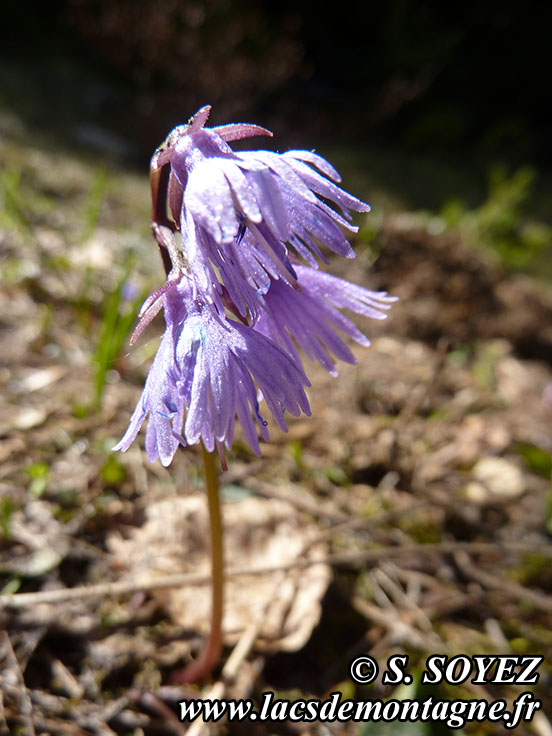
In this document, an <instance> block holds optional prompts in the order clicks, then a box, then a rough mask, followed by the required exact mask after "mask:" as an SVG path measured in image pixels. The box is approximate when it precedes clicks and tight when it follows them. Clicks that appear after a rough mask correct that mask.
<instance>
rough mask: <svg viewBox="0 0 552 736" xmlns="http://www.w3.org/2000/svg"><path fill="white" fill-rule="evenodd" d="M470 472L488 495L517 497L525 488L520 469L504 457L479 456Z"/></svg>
mask: <svg viewBox="0 0 552 736" xmlns="http://www.w3.org/2000/svg"><path fill="white" fill-rule="evenodd" d="M472 472H473V476H474V478H475V480H476V481H479V483H480V484H481V485H482V486H484V488H485V489H486V490H487V492H488V494H489V495H490V496H502V497H503V498H518V497H519V496H521V494H522V493H523V491H524V490H525V484H524V481H523V475H522V473H521V470H520V469H519V468H518V467H517V466H516V465H514V464H513V463H511V462H510V461H509V460H504V458H500V457H484V458H481V460H479V461H478V462H477V463H476V464H475V466H474V468H473V471H472Z"/></svg>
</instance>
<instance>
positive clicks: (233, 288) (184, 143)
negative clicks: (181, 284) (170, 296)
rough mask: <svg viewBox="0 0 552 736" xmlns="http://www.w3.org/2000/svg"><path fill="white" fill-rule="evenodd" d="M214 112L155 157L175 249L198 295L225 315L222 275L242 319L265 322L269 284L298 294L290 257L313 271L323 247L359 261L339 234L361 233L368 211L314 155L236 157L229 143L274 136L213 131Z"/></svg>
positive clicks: (178, 131)
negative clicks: (263, 298)
mask: <svg viewBox="0 0 552 736" xmlns="http://www.w3.org/2000/svg"><path fill="white" fill-rule="evenodd" d="M209 111H210V108H209V107H205V108H202V109H201V110H200V111H199V112H198V113H197V114H196V115H195V116H194V117H193V118H192V119H191V121H190V122H189V123H188V125H186V126H179V127H178V128H175V130H174V131H173V132H172V133H171V135H170V136H169V137H168V139H167V141H166V143H165V144H164V147H162V150H160V151H158V152H157V153H156V154H155V155H154V157H153V160H152V167H153V172H154V177H157V176H158V175H159V169H160V168H162V167H165V166H166V167H168V169H169V171H168V183H167V199H168V205H169V212H170V215H171V219H172V223H171V225H172V230H173V233H174V240H173V248H174V250H175V251H177V252H180V254H181V258H182V261H183V262H186V263H187V264H188V267H189V269H190V272H191V276H192V279H193V282H194V287H195V289H196V293H198V294H201V296H202V297H203V298H204V299H205V300H206V301H208V302H210V303H218V306H219V307H220V306H221V301H220V287H219V285H218V284H219V282H218V278H217V273H222V274H223V283H224V285H225V286H226V288H227V289H228V291H229V293H230V296H231V298H232V300H233V301H234V303H235V304H236V307H237V308H238V311H239V312H240V314H242V315H245V313H246V311H247V309H249V311H252V312H254V313H257V304H256V295H258V294H264V293H266V291H267V290H268V286H269V284H270V281H271V280H274V279H283V280H285V281H287V282H288V283H290V284H291V285H292V286H294V288H298V287H297V280H296V276H295V273H294V269H293V267H292V265H291V260H290V257H289V251H290V249H291V250H292V251H293V252H294V253H295V254H296V255H297V256H299V257H300V258H303V259H304V260H305V261H306V262H307V263H308V264H309V265H310V266H312V267H314V268H316V267H317V265H318V261H317V259H319V260H322V261H326V259H325V257H324V256H323V254H322V252H321V250H320V247H319V244H321V245H323V246H325V247H327V248H328V249H330V250H332V251H333V252H334V253H338V254H340V255H343V256H346V257H348V258H351V257H353V256H354V253H353V251H352V249H351V246H350V245H349V242H348V241H347V239H346V238H345V236H344V235H343V232H342V229H341V227H344V228H346V229H348V230H350V231H352V232H355V231H356V229H357V228H355V227H354V226H353V225H351V222H350V221H351V214H350V212H351V210H356V211H358V212H368V211H369V209H370V207H369V205H367V204H366V203H364V202H362V201H361V200H360V199H357V198H356V197H353V196H352V195H350V194H348V193H347V192H345V191H344V190H343V189H341V188H340V187H339V186H338V185H337V182H339V181H340V176H339V174H338V172H337V171H336V170H335V169H334V168H333V166H331V165H330V164H329V163H328V162H327V161H326V160H325V159H323V158H322V157H321V156H318V155H317V154H315V153H312V152H310V151H287V152H286V153H283V154H279V153H273V152H272V151H263V150H255V151H241V152H235V151H233V150H232V149H231V147H230V146H229V141H232V140H237V139H239V138H245V137H249V136H253V135H260V134H265V135H266V134H268V135H270V133H269V131H267V130H266V129H264V128H261V127H259V126H256V125H248V124H246V123H239V124H234V125H225V126H220V127H215V128H205V127H204V125H205V122H206V121H207V117H208V115H209ZM330 205H333V206H330Z"/></svg>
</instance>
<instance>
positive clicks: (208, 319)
mask: <svg viewBox="0 0 552 736" xmlns="http://www.w3.org/2000/svg"><path fill="white" fill-rule="evenodd" d="M160 298H162V299H163V307H164V315H165V322H166V329H165V333H164V335H163V338H162V340H161V344H160V346H159V349H158V351H157V354H156V356H155V359H154V361H153V364H152V366H151V369H150V372H149V375H148V378H147V380H146V385H145V387H144V391H143V393H142V397H141V399H140V401H139V402H138V405H137V406H136V409H135V411H134V414H133V415H132V418H131V420H130V424H129V427H128V429H127V431H126V433H125V435H124V437H123V438H122V440H121V441H120V442H119V443H118V445H117V446H116V447H115V448H114V449H116V450H123V451H125V450H127V449H128V448H129V447H130V445H131V443H132V442H133V441H134V439H135V438H136V435H137V434H138V432H139V430H140V427H141V425H142V423H143V421H144V420H145V419H146V417H148V415H149V417H148V425H147V431H146V451H147V455H148V459H149V460H150V462H153V461H154V460H156V459H157V457H159V458H160V460H161V463H162V464H163V465H165V466H167V465H169V464H170V462H171V460H172V458H173V457H174V454H175V452H176V449H177V447H178V446H179V445H186V444H197V443H199V442H200V441H202V442H203V443H204V445H205V447H206V448H207V450H209V451H212V450H213V449H214V448H215V446H216V447H217V448H218V449H219V452H220V453H221V456H223V446H225V447H226V448H227V449H229V448H230V447H231V445H232V440H233V436H234V425H235V419H236V417H237V418H238V419H239V421H240V424H241V427H242V430H243V434H244V437H245V439H246V441H247V442H248V443H249V445H250V446H251V448H252V449H253V451H254V452H255V453H257V454H260V448H259V440H258V437H257V431H256V429H255V421H256V422H257V425H258V429H259V432H260V435H261V437H263V439H265V440H268V439H269V436H268V430H267V422H266V421H265V419H264V418H263V417H262V414H261V410H260V407H259V401H260V400H261V399H264V401H265V402H266V405H267V406H268V408H269V410H270V413H271V414H272V416H273V418H274V420H275V421H276V423H277V424H278V426H279V427H280V428H281V429H283V430H284V431H286V430H287V425H286V420H285V416H284V414H285V412H286V411H288V412H289V413H290V414H291V415H293V416H299V414H300V413H301V412H302V411H303V412H304V413H305V414H309V413H310V409H309V403H308V400H307V397H306V394H305V390H304V387H305V386H308V385H310V384H309V382H308V379H307V378H306V376H305V374H304V372H303V370H302V367H301V366H300V364H297V363H296V362H295V361H294V360H293V359H292V358H291V357H290V356H289V355H288V354H287V353H286V352H284V351H283V350H282V349H281V348H280V347H278V346H277V345H276V344H275V343H273V342H272V341H271V340H270V339H268V338H267V337H266V336H265V335H263V334H261V333H260V332H258V331H256V330H254V329H253V328H252V327H250V326H247V325H245V324H242V323H240V322H236V321H234V320H232V319H228V318H225V317H224V315H220V314H219V313H218V312H217V311H216V309H215V308H214V307H213V306H212V305H210V304H206V303H204V302H201V301H200V300H199V299H198V298H194V295H193V291H192V288H191V285H190V282H189V281H188V279H186V278H185V277H184V278H182V279H181V280H180V281H178V282H176V283H175V282H171V283H170V285H169V288H167V289H166V290H165V291H164V293H163V295H162V296H161V295H159V296H158V299H160ZM148 309H151V310H154V311H155V309H156V303H155V300H153V302H150V303H148ZM143 319H145V320H146V321H147V320H148V314H147V310H146V314H145V315H144V317H143ZM253 417H254V419H253ZM254 420H255V421H254Z"/></svg>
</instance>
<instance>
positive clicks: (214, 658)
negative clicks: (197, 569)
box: [173, 443, 224, 684]
mask: <svg viewBox="0 0 552 736" xmlns="http://www.w3.org/2000/svg"><path fill="white" fill-rule="evenodd" d="M201 452H202V457H203V468H204V475H205V489H206V491H207V503H208V506H209V529H210V532H211V580H212V603H211V632H210V634H209V637H208V639H207V641H206V643H205V646H204V648H203V649H202V651H201V653H200V654H199V656H198V658H197V659H196V660H195V661H194V662H192V664H190V665H189V666H188V667H186V668H185V669H184V670H182V671H180V672H176V673H175V674H174V676H173V680H174V682H178V683H182V684H184V683H190V682H197V681H198V680H202V679H204V678H205V677H207V676H208V675H209V674H210V673H211V672H212V670H213V668H214V667H215V666H216V665H217V663H218V661H219V659H220V654H221V651H222V613H223V602H224V601H223V591H224V554H223V539H222V516H221V509H220V495H219V477H218V470H217V460H216V457H215V453H214V452H208V451H207V450H206V449H205V446H204V445H203V443H202V444H201Z"/></svg>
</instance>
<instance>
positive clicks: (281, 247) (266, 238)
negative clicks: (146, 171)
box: [115, 107, 395, 465]
mask: <svg viewBox="0 0 552 736" xmlns="http://www.w3.org/2000/svg"><path fill="white" fill-rule="evenodd" d="M209 111H210V108H209V107H205V108H202V109H201V110H200V111H199V112H198V113H197V114H196V115H195V116H194V117H193V118H192V119H191V120H190V122H189V123H188V124H187V125H184V126H179V127H178V128H175V129H174V131H173V132H172V133H171V134H170V135H169V137H168V138H167V140H166V142H165V143H164V144H163V146H161V147H160V148H159V149H158V150H157V151H156V153H155V155H154V157H153V159H152V165H151V182H152V198H153V222H152V228H153V232H154V235H155V237H156V239H157V241H158V243H159V245H160V246H161V252H162V254H163V259H164V262H165V268H166V271H167V273H168V279H167V281H166V283H165V284H164V286H162V287H161V288H160V289H158V290H157V291H156V292H154V293H153V294H152V295H151V296H150V297H149V298H148V299H147V300H146V302H145V304H144V306H143V308H142V312H141V319H140V322H139V324H138V327H137V329H136V332H135V334H134V336H133V340H134V339H135V338H136V337H137V336H138V335H139V334H140V333H141V331H142V330H143V329H144V327H145V326H146V325H147V324H149V322H151V320H152V319H153V317H154V316H155V315H156V314H157V312H159V311H160V310H161V309H163V311H164V317H165V324H166V328H165V332H164V335H163V337H162V340H161V344H160V346H159V349H158V352H157V355H156V356H155V359H154V361H153V364H152V366H151V369H150V372H149V375H148V378H147V380H146V385H145V387H144V391H143V393H142V397H141V399H140V401H139V403H138V405H137V407H136V409H135V411H134V413H133V415H132V417H131V420H130V424H129V427H128V429H127V431H126V433H125V435H124V437H123V438H122V440H121V441H120V442H119V444H118V445H117V446H116V447H115V449H117V450H123V451H124V450H127V449H128V448H129V446H130V444H131V443H132V442H133V441H134V439H135V438H136V435H137V434H138V432H139V430H140V427H141V425H142V424H143V422H144V420H145V419H146V418H148V422H147V430H146V451H147V455H148V458H149V460H150V461H154V460H155V459H157V457H159V458H160V460H161V462H162V464H163V465H169V463H170V462H171V461H172V458H173V457H174V454H175V452H176V450H177V448H178V446H179V445H186V444H197V443H199V442H203V444H204V445H205V447H206V448H207V450H209V451H212V450H213V449H214V448H215V447H216V448H217V449H218V451H219V453H220V455H221V458H222V461H223V465H224V463H225V461H224V449H223V448H224V447H226V448H228V449H229V448H230V447H231V445H232V440H233V437H234V425H235V420H236V417H237V418H238V420H239V421H240V424H241V426H242V430H243V433H244V436H245V439H246V440H247V442H248V443H249V445H250V446H251V448H252V449H253V451H254V452H255V453H257V454H260V448H259V439H258V434H257V432H258V433H259V434H260V436H261V437H262V438H263V439H265V440H268V439H269V437H268V430H267V422H266V421H265V420H264V419H263V417H262V415H261V411H260V404H259V402H260V401H261V400H264V401H265V403H266V405H267V406H268V408H269V410H270V413H271V415H272V416H273V418H274V420H275V421H276V423H277V424H278V426H279V427H280V428H282V429H283V430H284V431H285V430H286V429H287V426H286V421H285V416H284V415H285V411H288V412H289V413H290V414H291V415H293V416H299V414H300V413H301V412H304V413H306V414H309V413H310V410H309V404H308V400H307V397H306V394H305V387H306V386H309V385H310V384H309V382H308V379H307V377H306V375H305V373H304V370H303V365H302V360H301V357H300V354H299V350H298V348H301V349H302V350H303V352H304V353H305V354H306V355H307V356H308V357H309V358H310V359H312V360H318V361H319V362H320V363H321V364H322V365H323V366H324V367H325V368H326V369H327V370H328V371H329V372H330V373H332V374H333V375H335V374H336V370H335V366H334V358H339V359H341V360H344V361H346V362H349V363H353V362H354V357H353V354H352V353H351V351H350V349H349V348H348V347H347V344H346V343H345V341H344V340H343V337H342V336H341V334H340V333H342V334H343V335H345V336H346V337H348V338H350V339H352V340H355V341H356V342H357V343H360V344H361V345H369V344H370V343H369V340H368V338H367V337H366V336H365V335H364V334H363V333H362V332H360V330H359V329H358V328H357V327H356V326H355V324H354V323H353V322H352V321H351V320H350V319H349V318H348V317H346V316H344V315H343V314H342V313H341V311H340V310H342V309H348V310H350V311H352V312H354V313H356V314H360V315H363V316H366V317H371V318H373V319H384V318H385V317H386V316H387V315H386V314H385V310H387V309H389V307H390V306H391V302H392V301H394V300H395V298H394V297H390V296H388V295H387V294H386V292H373V291H369V290H368V289H364V288H362V287H360V286H356V285H354V284H351V283H349V282H348V281H344V280H343V279H339V278H337V277H335V276H331V275H329V274H326V273H323V272H321V271H319V270H317V269H318V260H321V261H324V262H325V263H327V261H326V259H325V257H324V255H323V253H322V251H321V249H320V248H321V247H325V248H328V249H329V250H331V251H333V252H334V253H337V254H340V255H343V256H345V257H348V258H351V257H353V256H354V252H353V250H352V248H351V246H350V245H349V242H348V241H347V240H346V238H345V236H344V235H343V231H342V228H346V229H348V230H350V231H353V232H355V231H356V229H357V228H355V227H353V226H352V225H351V224H350V220H351V214H350V211H351V210H356V211H358V212H367V211H368V210H369V206H368V205H367V204H365V203H364V202H362V201H360V200H359V199H356V197H353V196H352V195H350V194H348V193H347V192H345V191H344V190H343V189H341V188H340V187H339V186H337V183H336V182H339V181H340V178H339V174H338V173H337V172H336V171H335V169H334V168H333V167H332V166H331V165H330V164H329V163H328V162H327V161H325V159H323V158H322V157H320V156H318V155H317V154H315V153H312V152H309V151H288V152H286V153H284V154H277V153H272V152H270V151H262V150H261V151H245V152H240V153H237V152H234V151H233V150H232V149H231V148H230V146H229V145H228V143H229V141H233V140H238V139H241V138H247V137H251V136H253V135H260V134H263V135H271V133H269V131H267V130H265V129H264V128H260V127H259V126H256V125H248V124H245V123H239V124H233V125H225V126H219V127H216V128H205V127H204V125H205V122H206V121H207V118H208V115H209ZM330 205H333V206H330ZM290 248H291V249H293V251H294V252H293V253H291V254H290V253H289V249H290ZM298 258H302V259H303V260H304V261H305V262H306V264H307V265H301V264H300V263H299V262H298ZM255 422H256V424H257V427H258V430H257V429H256V427H255Z"/></svg>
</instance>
